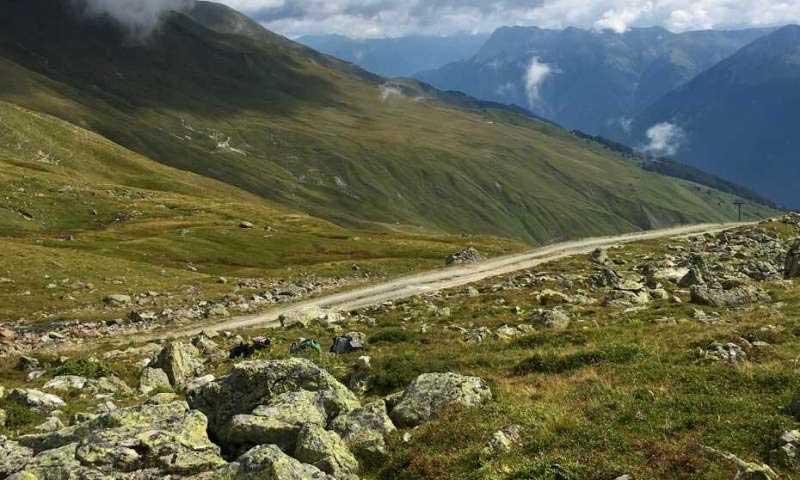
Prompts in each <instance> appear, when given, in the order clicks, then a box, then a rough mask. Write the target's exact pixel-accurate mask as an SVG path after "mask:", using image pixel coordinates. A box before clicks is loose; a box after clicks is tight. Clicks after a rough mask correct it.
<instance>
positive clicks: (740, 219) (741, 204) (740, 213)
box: [733, 200, 744, 223]
mask: <svg viewBox="0 0 800 480" xmlns="http://www.w3.org/2000/svg"><path fill="white" fill-rule="evenodd" d="M733 204H734V205H736V206H737V207H739V222H740V223H741V221H742V207H743V206H744V202H743V201H741V200H737V201H735V202H733Z"/></svg>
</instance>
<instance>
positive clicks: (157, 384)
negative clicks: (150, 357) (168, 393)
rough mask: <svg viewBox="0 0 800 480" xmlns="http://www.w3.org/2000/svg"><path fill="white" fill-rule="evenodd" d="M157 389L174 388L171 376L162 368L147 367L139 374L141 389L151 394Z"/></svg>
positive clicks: (144, 392) (146, 393)
mask: <svg viewBox="0 0 800 480" xmlns="http://www.w3.org/2000/svg"><path fill="white" fill-rule="evenodd" d="M155 390H172V385H171V384H170V381H169V377H168V376H167V373H166V372H165V371H164V370H161V369H160V368H145V369H144V370H142V374H141V375H140V376H139V391H141V392H142V393H143V394H145V395H149V394H150V393H151V392H153V391H155Z"/></svg>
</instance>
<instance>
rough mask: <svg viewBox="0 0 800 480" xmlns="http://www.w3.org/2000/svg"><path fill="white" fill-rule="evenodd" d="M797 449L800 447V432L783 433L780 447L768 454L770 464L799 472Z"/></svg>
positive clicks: (799, 457)
mask: <svg viewBox="0 0 800 480" xmlns="http://www.w3.org/2000/svg"><path fill="white" fill-rule="evenodd" d="M798 447H800V431H798V430H792V431H789V432H784V434H783V435H781V438H780V446H779V447H778V448H776V449H775V450H772V451H771V452H770V455H769V457H770V463H772V464H774V465H777V466H779V467H783V468H786V469H788V470H791V471H794V472H797V471H798V470H800V456H798V453H799V452H798Z"/></svg>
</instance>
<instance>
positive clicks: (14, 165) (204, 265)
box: [0, 102, 523, 321]
mask: <svg viewBox="0 0 800 480" xmlns="http://www.w3.org/2000/svg"><path fill="white" fill-rule="evenodd" d="M0 189H2V191H3V192H4V195H3V196H2V197H0V251H2V254H0V277H2V278H3V279H5V280H4V281H0V318H2V319H3V320H4V321H8V320H16V319H19V318H26V319H27V320H30V321H40V320H44V319H48V320H53V319H54V318H60V317H66V318H76V317H85V318H92V319H97V318H103V314H99V315H98V313H97V312H96V310H97V309H100V308H101V307H102V303H101V300H102V298H103V297H104V296H105V295H108V294H112V293H131V292H144V291H148V290H151V291H157V292H161V293H170V294H174V295H178V296H181V295H182V296H187V295H188V297H191V298H194V299H195V300H196V301H197V300H199V299H202V298H212V297H214V296H215V295H222V294H223V293H229V292H230V290H231V287H230V286H226V285H223V284H220V283H219V282H218V277H220V276H225V277H228V278H231V279H236V278H266V279H287V278H288V279H291V278H297V277H302V276H309V275H314V274H317V275H321V276H326V277H338V276H355V277H361V278H362V279H363V276H364V275H365V274H371V275H395V274H398V273H403V272H408V271H411V270H418V269H421V268H432V267H434V266H439V265H442V264H443V259H444V257H445V256H446V255H448V254H450V253H453V252H454V251H456V250H458V249H460V248H463V247H464V246H467V245H473V244H474V245H475V246H476V247H478V248H479V249H481V250H483V251H485V252H486V253H488V254H498V253H505V252H511V251H517V250H520V249H521V248H523V247H522V246H521V245H519V244H515V243H513V242H510V241H503V240H497V239H491V238H481V237H465V236H446V235H435V236H434V235H431V234H428V233H425V232H422V231H417V232H416V233H415V232H413V231H410V230H406V231H400V230H398V229H390V228H388V227H386V228H378V227H377V226H375V228H373V229H371V230H370V231H364V230H361V231H355V230H352V229H345V228H342V227H338V226H335V225H333V224H331V223H328V222H326V221H322V220H318V219H315V218H312V217H309V216H307V215H305V214H299V213H296V212H292V211H290V210H287V209H285V208H282V207H278V206H275V205H274V204H271V203H268V202H266V201H264V200H262V199H260V198H258V197H256V196H254V195H252V194H249V193H246V192H243V191H241V190H238V189H236V188H233V187H230V186H228V185H225V184H223V183H220V182H217V181H214V180H210V179H206V178H203V177H201V176H198V175H195V174H191V173H187V172H182V171H179V170H176V169H173V168H170V167H165V166H162V165H160V164H158V163H156V162H154V161H152V160H149V159H147V158H145V157H142V156H141V155H138V154H135V153H133V152H131V151H129V150H127V149H125V148H123V147H120V146H118V145H116V144H114V143H112V142H110V141H108V140H106V139H104V138H102V137H100V136H98V135H96V134H94V133H91V132H89V131H87V130H84V129H82V128H79V127H76V126H74V125H71V124H69V123H66V122H64V121H61V120H57V119H55V118H53V117H50V116H47V115H43V114H38V113H34V112H31V111H28V110H25V109H23V108H22V107H18V106H15V105H11V104H8V103H5V102H0ZM242 221H249V222H252V223H253V224H254V226H255V228H253V229H242V228H240V226H239V224H240V223H241V222H242ZM354 264H355V265H358V266H359V267H360V268H361V270H360V271H359V272H358V273H356V272H353V271H352V266H353V265H354ZM88 284H91V285H88ZM76 285H78V286H77V287H76ZM186 289H190V290H189V291H187V290H186ZM51 313H53V314H57V317H50V316H49V315H50V314H51Z"/></svg>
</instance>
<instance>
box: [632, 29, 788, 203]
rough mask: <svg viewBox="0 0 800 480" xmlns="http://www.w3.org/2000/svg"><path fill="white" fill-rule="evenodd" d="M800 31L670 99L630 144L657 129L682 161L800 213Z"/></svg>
mask: <svg viewBox="0 0 800 480" xmlns="http://www.w3.org/2000/svg"><path fill="white" fill-rule="evenodd" d="M798 85H800V27H798V26H787V27H784V28H782V29H780V30H778V31H776V32H774V33H772V34H771V35H768V36H766V37H763V38H760V39H758V40H756V41H755V42H753V43H752V44H750V45H748V46H747V47H745V48H743V49H742V50H740V51H739V52H737V53H736V54H734V55H733V56H731V57H730V58H728V59H726V60H724V61H723V62H721V63H719V64H718V65H716V66H714V67H713V68H711V69H710V70H708V71H707V72H704V73H702V74H701V75H699V76H698V77H697V78H695V79H694V80H692V81H691V82H689V83H688V84H686V85H684V86H682V87H680V88H678V89H677V90H675V91H673V92H671V93H669V94H668V95H666V96H664V97H663V98H662V99H660V100H659V101H657V102H656V103H655V104H654V105H652V106H650V107H649V108H647V109H646V110H645V111H644V112H643V113H641V114H640V115H639V116H637V117H636V119H635V121H634V122H633V124H632V134H631V136H630V137H629V138H628V143H631V144H634V145H635V144H647V143H649V142H651V141H652V138H648V133H649V134H650V136H651V137H652V135H653V128H654V126H658V125H661V126H662V128H664V127H665V126H667V128H668V129H669V130H670V132H671V133H669V132H666V133H667V135H666V136H665V137H664V138H663V139H662V141H664V142H670V143H672V146H671V147H670V148H671V149H672V150H673V152H672V153H674V155H675V157H676V158H677V159H679V160H681V161H684V162H686V163H689V164H691V165H694V166H696V167H699V168H702V169H705V170H707V171H711V172H714V173H716V174H718V175H722V176H723V177H725V178H728V179H730V180H732V181H735V182H739V183H742V184H744V185H747V186H749V187H751V188H753V189H755V190H757V191H758V192H760V193H762V194H764V195H766V196H768V197H771V198H773V199H774V200H777V201H779V202H781V203H783V204H784V205H788V206H792V207H795V208H796V207H800V190H798V188H797V179H798V178H800V162H798V151H800V135H798V125H800V89H798Z"/></svg>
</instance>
